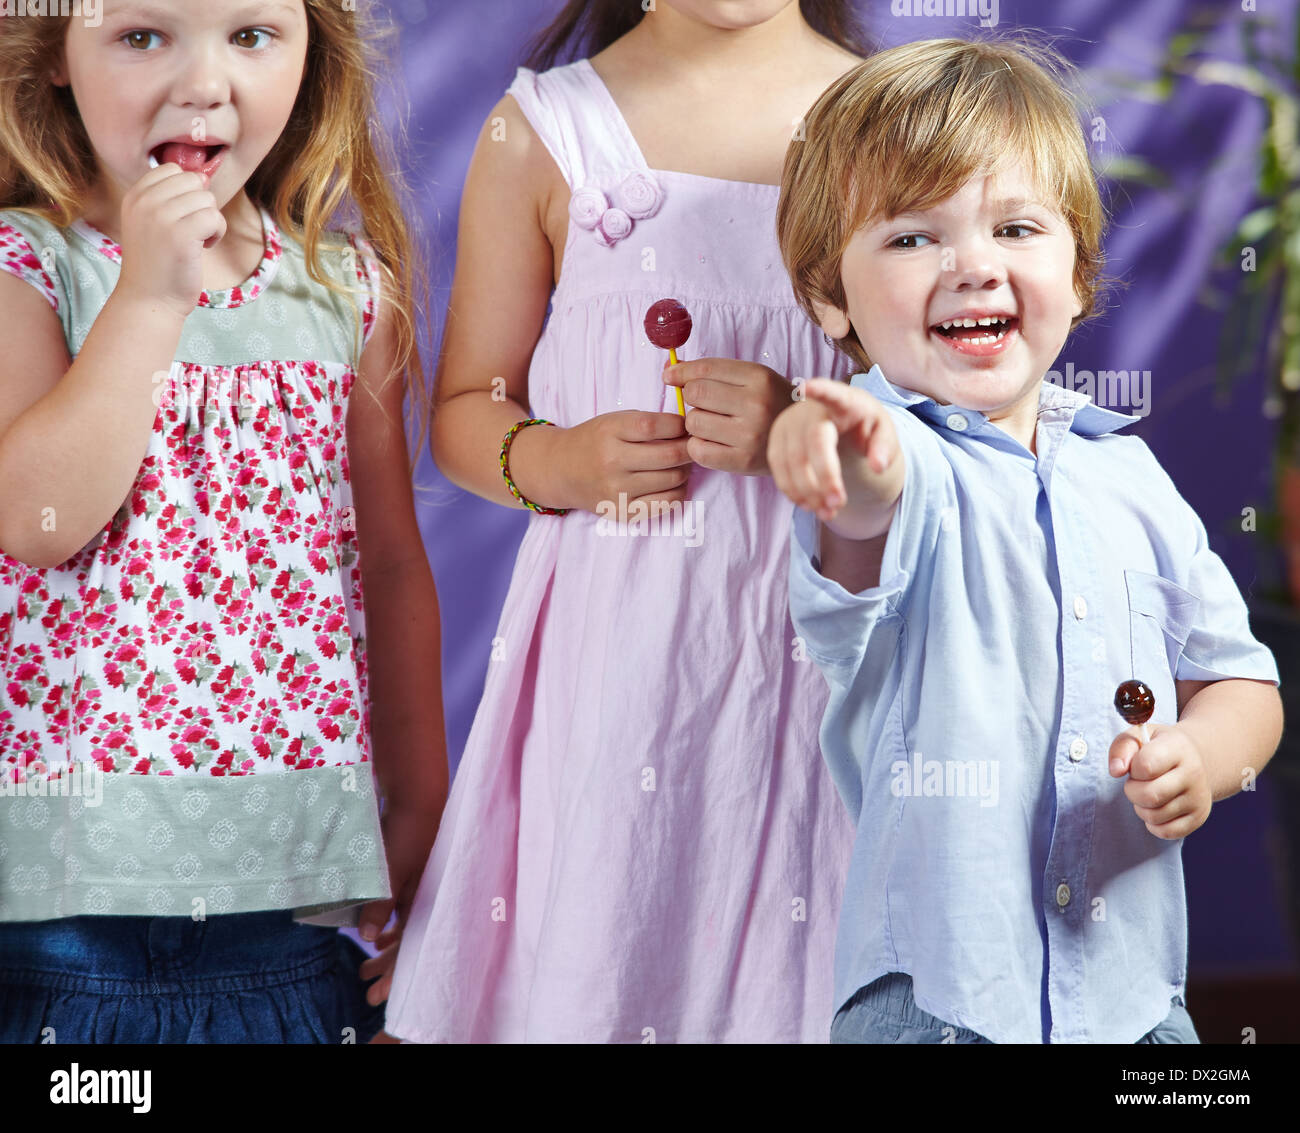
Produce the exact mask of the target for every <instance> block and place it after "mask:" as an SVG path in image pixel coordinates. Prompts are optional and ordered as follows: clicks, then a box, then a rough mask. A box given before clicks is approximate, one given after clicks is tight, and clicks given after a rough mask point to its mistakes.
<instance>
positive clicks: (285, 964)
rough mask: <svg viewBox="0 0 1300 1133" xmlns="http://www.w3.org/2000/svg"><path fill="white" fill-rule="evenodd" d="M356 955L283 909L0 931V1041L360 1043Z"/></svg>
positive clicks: (66, 921)
mask: <svg viewBox="0 0 1300 1133" xmlns="http://www.w3.org/2000/svg"><path fill="white" fill-rule="evenodd" d="M365 959H366V954H365V952H363V951H362V950H361V948H360V947H358V945H357V944H356V943H355V942H354V941H352V940H349V939H348V938H347V937H346V936H344V935H342V934H341V933H340V932H339V931H338V929H335V928H325V927H322V926H319V925H307V924H298V923H297V922H295V921H294V920H293V917H292V914H291V913H290V912H289V911H288V910H287V909H285V910H278V911H272V912H258V913H233V914H229V915H222V916H212V917H208V918H207V919H206V920H200V921H195V920H192V919H190V918H189V917H117V916H102V917H94V916H85V917H66V918H62V919H59V920H49V921H9V922H0V1042H2V1043H42V1042H46V1043H50V1042H54V1043H349V1042H355V1043H364V1042H368V1041H369V1040H370V1039H371V1038H372V1037H373V1036H374V1035H375V1034H376V1033H377V1032H378V1031H379V1030H380V1029H381V1028H382V1026H383V1020H384V1005H383V1004H382V1003H381V1004H380V1005H379V1006H377V1007H372V1006H370V1004H368V1003H367V1002H366V999H365V991H366V984H365V983H364V982H363V981H362V979H361V977H360V976H359V975H358V973H357V969H358V967H359V966H360V965H361V962H362V961H363V960H365Z"/></svg>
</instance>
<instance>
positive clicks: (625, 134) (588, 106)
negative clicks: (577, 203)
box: [506, 59, 646, 189]
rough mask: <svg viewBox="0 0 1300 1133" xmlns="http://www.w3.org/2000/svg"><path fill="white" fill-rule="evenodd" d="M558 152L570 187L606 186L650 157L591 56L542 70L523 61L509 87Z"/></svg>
mask: <svg viewBox="0 0 1300 1133" xmlns="http://www.w3.org/2000/svg"><path fill="white" fill-rule="evenodd" d="M506 93H507V94H509V95H511V96H512V97H513V98H514V100H515V101H516V102H517V103H518V104H519V108H520V110H522V111H523V113H524V116H525V117H526V118H527V119H528V124H529V125H530V126H532V128H533V129H534V130H535V131H536V133H537V136H538V137H539V138H541V139H542V142H543V144H545V146H546V148H547V149H548V150H549V151H550V153H551V156H552V157H553V158H555V163H556V164H557V165H558V166H559V167H560V172H561V173H563V174H564V179H565V181H566V182H568V185H569V188H570V189H578V188H581V187H583V186H585V185H598V186H602V187H607V186H610V185H612V184H616V183H617V182H618V181H620V180H622V179H623V178H624V177H626V176H627V175H628V174H629V173H631V172H638V173H645V172H646V164H645V159H644V158H643V157H642V156H641V151H640V149H639V148H638V147H637V144H636V142H635V140H634V139H633V138H632V135H631V133H630V131H629V130H628V128H627V123H626V122H624V120H623V117H622V115H621V114H620V113H619V111H618V107H617V106H616V105H615V103H614V100H613V98H611V97H610V94H609V91H608V90H607V89H606V87H605V84H604V83H603V82H602V81H601V79H600V76H599V75H597V74H596V72H595V71H594V70H593V69H592V66H591V64H590V63H589V62H588V61H587V60H586V59H579V60H578V61H577V62H576V63H569V64H568V65H566V66H563V67H553V68H552V69H551V70H549V71H543V72H541V73H540V74H539V73H537V72H536V71H530V70H529V69H528V68H527V67H520V68H519V70H518V71H517V72H516V73H515V80H514V82H513V83H511V84H510V88H509V89H508V90H507V91H506Z"/></svg>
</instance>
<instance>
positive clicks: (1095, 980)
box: [768, 40, 1281, 1043]
mask: <svg viewBox="0 0 1300 1133" xmlns="http://www.w3.org/2000/svg"><path fill="white" fill-rule="evenodd" d="M1063 68H1064V64H1063V63H1062V62H1061V61H1060V60H1059V59H1057V57H1055V56H1053V55H1052V54H1051V53H1050V52H1047V51H1044V50H1042V49H1037V48H1034V47H1031V46H1025V45H1020V44H1016V43H1011V42H1007V41H991V42H982V43H967V42H964V41H960V40H937V41H928V42H922V43H913V44H909V45H906V46H904V47H900V48H895V49H892V50H889V51H885V52H882V53H880V54H879V55H876V56H874V57H873V58H872V59H870V60H869V61H868V62H866V63H864V64H862V65H861V66H859V67H858V68H856V69H855V70H853V71H850V72H848V73H847V74H846V75H845V76H844V77H843V78H842V79H840V80H839V81H837V82H836V83H835V84H834V85H833V86H831V87H830V88H829V89H828V90H827V91H826V93H825V94H823V96H822V97H821V99H820V100H819V101H818V103H817V105H816V106H815V107H814V108H813V110H812V111H811V113H810V115H809V118H808V121H807V123H806V130H805V139H804V140H802V141H797V142H795V143H793V144H792V145H791V149H790V153H789V155H788V157H787V161H786V167H785V172H784V177H783V180H782V196H781V204H780V209H779V213H778V234H779V238H780V241H781V247H782V253H783V255H784V257H785V261H786V266H787V268H788V269H789V272H790V276H791V280H792V281H793V284H794V289H795V293H796V295H797V296H798V297H799V299H800V302H801V303H803V304H804V306H805V307H806V309H807V310H808V311H809V312H810V314H812V316H813V317H814V318H815V319H816V320H817V321H818V322H819V323H820V325H821V326H822V328H823V329H824V330H825V331H826V332H827V333H828V334H830V335H831V336H833V337H834V338H836V339H837V340H839V342H840V345H841V346H842V347H843V348H844V349H845V350H846V352H847V353H849V354H850V355H851V356H852V357H853V358H854V360H855V362H857V363H858V365H859V366H860V367H861V368H862V370H863V371H865V372H863V373H860V374H858V375H857V376H855V377H854V378H853V379H852V381H851V384H849V385H844V384H841V383H836V382H829V381H825V380H821V379H815V380H812V381H809V382H806V383H804V384H803V386H802V395H801V397H800V400H799V401H798V402H797V403H796V404H795V405H793V406H791V407H790V408H789V409H787V410H786V411H785V412H784V413H783V414H782V415H781V416H780V417H779V418H778V419H777V421H776V423H775V425H774V427H773V429H772V432H771V437H770V441H769V449H768V460H769V464H770V465H771V468H772V471H773V475H774V477H775V479H776V482H777V484H778V485H779V486H780V487H781V489H782V491H784V492H785V493H786V494H787V495H788V496H789V497H790V498H791V499H792V500H793V501H794V502H795V503H796V504H797V505H799V507H800V508H804V509H808V510H805V511H799V512H797V513H796V521H795V528H794V532H793V535H792V543H791V576H790V603H791V614H792V617H793V620H794V623H795V626H796V628H797V629H798V631H799V633H800V635H801V637H802V639H803V641H804V644H805V646H806V648H807V650H808V653H809V654H810V655H811V656H812V657H813V659H814V660H815V661H816V663H817V664H818V666H819V667H820V668H821V669H822V671H823V673H824V674H825V676H826V679H827V681H828V683H829V685H830V689H831V697H830V703H829V706H828V708H827V711H826V715H825V717H824V719H823V723H822V730H821V740H822V750H823V753H824V755H825V757H826V760H827V762H828V764H829V766H830V769H831V772H832V774H833V776H834V778H835V781H836V785H837V787H838V788H839V791H840V794H841V796H842V797H843V799H844V801H845V803H846V805H847V806H848V807H849V810H850V813H851V814H852V815H853V817H854V819H855V820H856V822H857V839H856V843H855V846H854V852H853V857H852V861H851V865H850V870H849V875H848V879H847V884H846V887H845V895H844V905H843V910H842V913H841V919H840V929H839V938H838V943H837V950H836V960H835V993H836V1004H837V1007H838V1008H839V1011H838V1013H837V1015H836V1018H835V1021H834V1024H833V1026H832V1032H831V1035H832V1041H839V1042H943V1041H958V1042H1126V1043H1132V1042H1196V1041H1197V1038H1196V1034H1195V1031H1194V1029H1193V1028H1192V1025H1191V1021H1190V1018H1189V1017H1188V1015H1187V1012H1186V1010H1185V1006H1184V1004H1183V994H1184V984H1185V977H1186V955H1187V942H1186V933H1187V928H1186V919H1187V918H1186V905H1185V895H1184V889H1183V875H1182V859H1181V841H1180V840H1181V838H1182V837H1184V836H1185V835H1187V834H1189V833H1190V832H1192V831H1193V830H1195V829H1197V828H1198V827H1199V826H1200V825H1201V824H1202V823H1203V822H1204V821H1205V819H1206V817H1207V816H1208V814H1209V810H1210V805H1211V803H1212V802H1213V801H1216V800H1218V799H1222V798H1225V797H1227V796H1228V795H1231V794H1234V793H1235V792H1237V791H1238V790H1240V789H1241V787H1242V783H1243V779H1244V778H1245V777H1249V776H1250V775H1253V773H1254V772H1255V771H1257V770H1259V769H1260V768H1262V767H1263V766H1264V764H1265V763H1267V761H1268V759H1269V758H1270V757H1271V755H1272V753H1273V751H1274V750H1275V748H1276V746H1277V742H1278V739H1279V736H1280V732H1281V704H1280V699H1279V697H1278V695H1277V690H1276V687H1275V686H1276V684H1277V681H1278V677H1277V669H1276V666H1275V664H1274V662H1273V658H1272V655H1271V654H1270V653H1269V652H1268V650H1266V649H1265V648H1264V647H1263V646H1261V645H1260V644H1259V643H1258V642H1256V641H1255V639H1254V638H1253V637H1252V636H1251V634H1250V630H1249V626H1248V620H1247V615H1246V609H1245V605H1244V603H1243V602H1242V599H1241V596H1240V594H1239V593H1238V591H1237V589H1236V586H1235V585H1234V584H1233V582H1232V579H1231V577H1230V576H1229V574H1228V572H1227V570H1226V569H1225V567H1224V565H1223V563H1222V561H1221V560H1220V559H1219V557H1218V556H1217V555H1216V554H1215V553H1214V552H1213V551H1211V550H1210V548H1209V546H1208V544H1207V541H1206V535H1205V528H1204V526H1203V525H1202V524H1201V522H1200V520H1199V519H1198V518H1197V517H1196V515H1195V513H1194V512H1193V511H1192V510H1191V508H1190V507H1189V506H1188V505H1187V503H1186V502H1185V501H1184V500H1183V499H1182V498H1181V496H1179V494H1178V493H1177V491H1176V490H1175V488H1174V486H1173V484H1172V483H1171V482H1170V480H1169V478H1168V476H1167V475H1166V474H1165V473H1164V471H1163V470H1162V469H1161V468H1160V466H1159V464H1158V463H1157V461H1156V460H1155V457H1154V456H1153V455H1152V453H1151V452H1150V450H1149V449H1148V448H1147V446H1146V445H1145V444H1144V443H1143V442H1142V441H1141V440H1140V439H1138V438H1135V437H1129V436H1126V435H1123V434H1122V433H1121V432H1120V431H1119V430H1121V429H1122V428H1124V427H1125V426H1127V425H1129V424H1131V423H1132V422H1133V421H1135V420H1137V419H1138V418H1136V417H1132V416H1129V415H1126V414H1121V413H1116V412H1113V411H1111V410H1108V409H1103V408H1100V407H1099V406H1097V405H1095V404H1093V403H1092V402H1091V401H1090V400H1089V399H1088V398H1086V397H1085V396H1083V395H1082V394H1079V393H1076V392H1074V391H1072V390H1068V389H1063V388H1061V387H1059V386H1056V385H1053V384H1051V383H1045V382H1044V375H1045V374H1047V372H1048V371H1049V369H1050V367H1051V365H1052V363H1053V362H1054V360H1055V359H1056V357H1057V355H1058V354H1059V353H1060V350H1061V347H1062V346H1063V344H1064V342H1065V340H1066V337H1067V336H1068V335H1069V333H1070V331H1071V330H1072V329H1073V327H1074V326H1076V325H1078V324H1079V323H1080V322H1082V321H1083V320H1084V319H1086V318H1088V317H1090V316H1091V315H1092V314H1093V313H1094V312H1095V309H1096V296H1097V285H1098V277H1099V273H1100V270H1101V266H1102V254H1101V243H1100V242H1101V234H1102V230H1103V227H1104V217H1103V212H1102V207H1101V202H1100V199H1099V198H1098V195H1097V189H1096V184H1095V181H1094V179H1093V176H1092V173H1091V170H1090V166H1089V162H1088V154H1087V149H1086V145H1085V143H1084V139H1083V136H1082V133H1081V131H1080V128H1079V124H1078V119H1077V116H1076V114H1075V111H1074V108H1073V106H1072V104H1071V101H1070V99H1069V97H1068V96H1067V95H1066V94H1065V93H1064V91H1063V89H1062V87H1061V85H1060V83H1059V82H1058V81H1057V79H1056V78H1055V77H1054V74H1053V72H1056V71H1059V70H1061V69H1063ZM818 519H820V520H821V523H820V524H818V522H817V521H818ZM1130 678H1137V679H1139V680H1142V681H1144V682H1145V683H1147V684H1148V685H1149V687H1150V688H1151V690H1152V691H1153V692H1154V694H1155V713H1154V716H1153V717H1152V721H1151V724H1150V725H1149V727H1150V736H1151V738H1150V741H1149V742H1144V743H1139V740H1138V738H1137V736H1138V733H1137V730H1136V729H1135V728H1126V729H1123V730H1120V728H1119V725H1120V724H1121V723H1122V722H1121V721H1120V719H1119V717H1118V716H1117V715H1116V714H1115V711H1114V708H1113V707H1112V700H1113V697H1114V694H1115V689H1116V686H1117V685H1118V684H1120V683H1121V682H1123V681H1125V680H1129V679H1130ZM989 761H993V762H995V763H996V764H997V770H998V773H999V774H998V781H999V784H1000V788H999V792H998V796H997V799H996V803H995V805H986V804H987V802H988V800H987V799H981V798H979V797H974V796H973V795H972V793H970V792H966V791H949V790H947V789H946V785H947V784H948V783H950V782H953V781H956V782H960V781H961V774H960V772H959V773H958V774H957V775H955V776H954V775H951V774H950V775H947V776H945V775H944V774H942V773H941V772H942V768H943V767H944V766H947V765H952V766H956V767H958V768H967V767H969V766H970V764H971V763H972V762H974V763H976V764H979V763H981V762H984V763H987V762H989ZM931 763H934V764H936V765H937V766H938V767H939V768H940V773H936V774H935V775H934V776H933V777H932V778H931V779H929V780H928V782H925V783H921V784H917V786H920V788H921V789H919V790H918V789H909V790H906V791H900V790H898V789H897V787H898V781H899V775H898V768H899V767H900V766H901V767H903V768H908V767H920V766H927V765H929V764H931Z"/></svg>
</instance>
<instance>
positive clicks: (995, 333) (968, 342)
mask: <svg viewBox="0 0 1300 1133" xmlns="http://www.w3.org/2000/svg"><path fill="white" fill-rule="evenodd" d="M1019 325H1020V320H1019V319H1017V318H1016V317H1015V316H1014V315H989V316H987V317H985V318H981V319H948V320H947V321H945V322H942V323H935V324H934V326H932V327H931V328H930V329H931V330H932V331H934V332H935V334H938V335H940V336H942V337H943V338H947V339H951V340H953V341H954V343H961V344H962V345H965V346H992V345H994V344H995V343H998V342H1001V341H1002V340H1003V339H1005V338H1006V336H1007V335H1008V334H1009V333H1010V332H1011V331H1012V330H1013V329H1014V328H1016V327H1018V326H1019Z"/></svg>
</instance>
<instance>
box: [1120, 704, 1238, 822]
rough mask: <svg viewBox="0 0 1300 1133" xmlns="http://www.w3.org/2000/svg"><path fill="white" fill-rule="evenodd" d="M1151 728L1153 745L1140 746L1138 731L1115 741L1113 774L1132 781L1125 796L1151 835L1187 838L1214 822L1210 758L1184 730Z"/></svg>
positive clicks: (1122, 734)
mask: <svg viewBox="0 0 1300 1133" xmlns="http://www.w3.org/2000/svg"><path fill="white" fill-rule="evenodd" d="M1179 683H1180V684H1181V683H1182V682H1179ZM1180 699H1181V698H1180ZM1148 726H1149V728H1150V732H1151V742H1150V743H1142V742H1141V741H1139V739H1138V735H1137V731H1138V730H1137V728H1136V727H1129V728H1125V729H1124V731H1122V732H1120V734H1119V735H1117V736H1116V737H1115V739H1114V740H1112V741H1111V745H1110V773H1111V775H1112V777H1114V778H1116V779H1119V778H1122V777H1123V776H1125V775H1127V776H1128V777H1129V778H1128V782H1127V783H1125V784H1124V794H1125V796H1126V797H1127V798H1128V800H1129V802H1131V803H1132V804H1133V809H1134V811H1136V812H1137V816H1138V818H1140V819H1141V820H1142V821H1143V823H1145V824H1146V828H1147V829H1148V830H1149V831H1151V833H1152V834H1154V835H1155V836H1156V837H1157V838H1184V837H1186V836H1187V835H1188V834H1190V833H1192V831H1193V830H1196V829H1198V828H1199V827H1200V826H1202V825H1204V823H1205V820H1206V819H1207V818H1209V817H1210V805H1211V803H1212V802H1213V801H1214V794H1213V790H1212V788H1211V786H1210V775H1209V771H1208V769H1207V766H1206V761H1205V756H1204V754H1203V753H1202V751H1201V748H1200V746H1199V745H1198V744H1197V742H1196V739H1195V737H1194V736H1193V735H1192V734H1191V733H1190V732H1189V731H1188V730H1187V729H1186V728H1185V727H1183V726H1182V725H1180V724H1151V725H1148Z"/></svg>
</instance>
